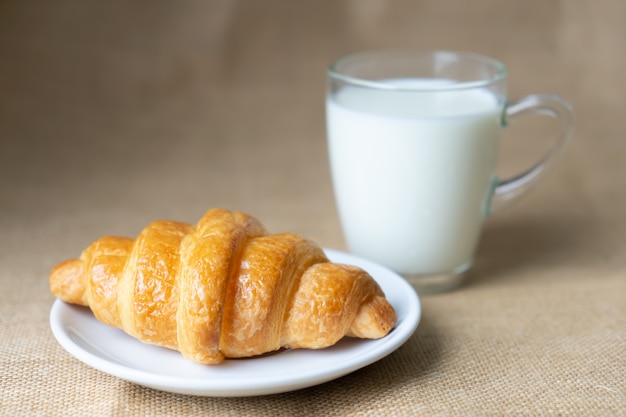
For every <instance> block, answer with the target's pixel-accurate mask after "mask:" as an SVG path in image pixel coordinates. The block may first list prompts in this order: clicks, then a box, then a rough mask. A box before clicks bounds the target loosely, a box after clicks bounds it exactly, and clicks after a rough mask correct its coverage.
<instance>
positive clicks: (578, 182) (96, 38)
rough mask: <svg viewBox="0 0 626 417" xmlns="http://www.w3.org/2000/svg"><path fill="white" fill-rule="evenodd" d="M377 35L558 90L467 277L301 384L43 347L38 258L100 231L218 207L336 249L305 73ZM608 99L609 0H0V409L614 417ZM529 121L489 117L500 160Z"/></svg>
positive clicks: (621, 361) (613, 133)
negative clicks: (339, 369) (404, 330)
mask: <svg viewBox="0 0 626 417" xmlns="http://www.w3.org/2000/svg"><path fill="white" fill-rule="evenodd" d="M391 47H416V48H425V49H430V48H439V49H453V50H465V51H473V52H478V53H482V54H486V55H490V56H493V57H495V58H497V59H499V60H502V61H504V62H505V63H506V64H507V66H508V68H509V76H510V79H509V93H510V96H511V97H512V98H515V97H522V96H524V95H526V94H531V93H554V94H558V95H561V96H562V97H564V98H565V99H567V100H568V101H570V102H571V103H572V105H573V107H574V109H575V112H576V121H577V128H576V134H575V139H574V141H573V142H572V144H571V146H570V147H569V149H568V151H567V152H566V154H565V155H564V157H563V158H562V159H561V161H560V163H559V164H558V166H556V168H555V169H554V170H552V171H551V172H550V175H549V176H548V177H546V178H545V180H544V181H543V182H542V183H541V184H540V185H539V186H538V187H536V188H535V189H533V190H532V191H531V192H530V193H529V194H528V195H526V196H525V198H523V199H521V200H520V201H519V202H517V203H516V204H514V205H512V206H510V207H508V208H507V209H505V210H503V211H501V212H500V213H496V215H494V216H493V217H491V218H490V219H489V220H488V221H487V222H486V225H485V230H484V234H483V236H482V240H481V244H480V247H479V250H478V253H477V258H476V264H475V267H474V269H473V270H472V272H471V274H470V276H469V278H468V280H467V282H466V283H465V285H463V286H462V287H461V288H459V289H458V290H456V291H452V292H449V293H445V294H438V295H428V296H427V295H422V296H421V297H420V298H421V302H422V304H423V318H422V321H421V323H420V325H419V328H418V330H417V332H416V333H415V334H414V335H413V336H412V337H411V338H410V339H409V340H408V341H407V342H406V343H405V344H404V345H403V346H402V347H400V348H399V349H398V350H397V351H395V352H394V353H392V354H391V355H389V356H388V357H386V358H384V359H383V360H380V361H378V362H376V363H374V364H372V365H370V366H368V367H366V368H364V369H361V370H359V371H357V372H354V373H352V374H349V375H347V376H344V377H342V378H339V379H337V380H334V381H331V382H328V383H325V384H322V385H319V386H315V387H310V388H306V389H303V390H299V391H294V392H289V393H283V394H277V395H270V396H258V397H247V398H209V397H192V396H185V395H177V394H170V393H165V392H160V391H156V390H153V389H149V388H144V387H141V386H138V385H134V384H132V383H129V382H125V381H123V380H120V379H117V378H115V377H112V376H109V375H107V374H104V373H102V372H100V371H97V370H94V369H92V368H90V367H88V366H86V365H84V364H82V363H81V362H79V361H78V360H76V359H74V358H73V357H72V356H71V355H69V354H68V353H67V352H66V351H65V350H63V349H62V348H61V347H60V346H59V344H58V343H57V342H56V340H55V339H54V337H53V336H52V333H51V331H50V327H49V313H50V308H51V306H52V303H53V301H54V297H53V296H52V295H51V294H50V292H49V290H48V273H49V271H50V269H51V267H52V266H53V265H55V264H56V263H57V262H60V261H62V260H64V259H68V258H73V257H76V256H77V255H78V254H79V253H80V251H81V250H82V249H83V248H84V247H85V246H87V245H88V244H89V243H90V242H91V241H93V240H94V239H96V238H98V237H100V236H102V235H107V234H117V235H126V236H135V235H136V234H137V233H139V231H140V230H141V229H142V228H143V227H144V226H146V225H147V224H148V223H149V222H150V221H152V220H155V219H176V220H182V221H188V222H191V223H193V222H195V221H197V220H198V218H200V217H201V216H202V214H203V213H204V212H205V211H206V210H207V209H209V208H211V207H224V208H228V209H236V210H242V211H246V212H248V213H251V214H253V215H255V216H256V217H258V218H259V219H261V220H262V221H263V223H264V224H265V225H266V227H267V228H268V229H269V230H271V231H274V232H278V231H292V232H297V233H300V234H302V235H305V236H307V237H310V238H311V239H313V240H315V241H317V242H318V243H320V244H321V245H323V246H325V247H329V248H335V249H339V250H345V244H344V241H343V237H342V235H341V232H340V226H339V221H338V217H337V214H336V209H335V203H334V197H333V191H332V185H331V182H330V175H329V167H328V161H327V149H326V142H325V126H324V94H325V71H326V67H327V65H328V63H329V62H331V61H332V60H333V59H335V58H337V57H339V56H341V55H343V54H346V53H349V52H354V51H359V50H365V49H373V48H391ZM625 92H626V3H625V2H624V1H620V0H601V1H596V2H588V1H584V0H567V1H542V2H540V1H526V2H521V1H519V2H497V1H490V0H481V1H473V2H457V1H451V0H445V1H441V0H432V1H414V2H411V1H398V2H382V1H376V0H361V1H357V0H345V1H321V2H282V1H278V0H267V1H264V2H252V1H250V2H238V1H230V0H217V1H212V2H186V1H184V2H167V1H155V2H150V3H145V2H128V3H127V2H95V1H78V0H62V1H55V2H39V3H38V4H35V2H29V1H24V2H11V1H0V146H1V147H0V230H1V232H2V233H1V235H0V285H1V287H2V291H1V292H0V339H1V340H2V343H1V345H0V366H1V372H0V414H2V415H42V416H43V415H46V416H55V415H64V416H70V415H76V416H83V415H94V416H95V415H109V416H121V415H142V416H143V415H190V414H191V413H194V414H204V415H226V414H228V415H256V416H260V415H360V416H364V415H429V416H433V415H446V416H447V415H468V414H469V415H498V416H501V415H515V416H518V415H542V416H544V415H559V416H569V415H571V416H582V415H626V411H625V410H626V221H624V220H625V214H626V140H625V134H624V131H625V129H624V127H623V126H624V125H623V123H624V122H625V118H626V98H625V97H626V94H625ZM551 129H553V127H552V125H551V124H550V123H548V122H544V121H543V120H539V121H532V120H528V121H527V122H526V121H524V122H520V123H519V124H516V125H515V126H512V127H510V128H508V129H507V131H506V132H505V134H504V137H503V144H502V156H501V161H500V164H499V170H500V172H501V173H502V175H503V176H506V175H511V174H514V173H515V172H517V171H519V170H521V169H523V168H524V167H525V166H527V165H528V164H530V163H531V162H532V161H534V160H535V159H537V158H538V156H539V155H541V153H542V152H543V151H544V150H545V147H546V144H547V143H548V141H547V140H546V138H547V137H548V136H549V134H550V132H553V130H551ZM155 366H156V364H155Z"/></svg>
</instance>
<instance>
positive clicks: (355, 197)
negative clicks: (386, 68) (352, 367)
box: [327, 80, 502, 275]
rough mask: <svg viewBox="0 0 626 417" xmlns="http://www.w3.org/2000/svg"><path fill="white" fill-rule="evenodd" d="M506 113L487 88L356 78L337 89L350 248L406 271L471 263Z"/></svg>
mask: <svg viewBox="0 0 626 417" xmlns="http://www.w3.org/2000/svg"><path fill="white" fill-rule="evenodd" d="M393 82H394V83H396V84H399V85H402V84H404V85H413V86H415V85H417V84H420V83H424V81H422V80H393ZM437 83H439V84H445V83H447V81H446V80H438V81H437ZM430 85H431V86H433V85H434V84H433V82H430ZM501 112H502V105H501V104H500V103H498V100H497V98H496V97H495V96H494V95H493V94H492V93H490V92H489V91H487V90H482V89H468V90H456V91H429V92H414V91H403V92H398V91H380V90H371V89H365V88H362V87H355V86H348V87H343V88H342V89H341V90H339V91H338V92H336V93H335V94H334V95H333V96H331V97H329V99H328V102H327V125H328V126H327V128H328V144H329V152H330V163H331V169H332V175H333V182H334V187H335V195H336V200H337V204H338V209H339V214H340V217H341V222H342V227H343V229H344V235H345V238H346V243H347V245H348V247H349V249H350V250H351V251H352V252H354V253H356V254H358V255H360V256H364V257H367V258H369V259H372V260H374V261H377V262H379V263H381V264H383V265H386V266H388V267H389V268H391V269H394V270H395V271H397V272H399V273H403V274H407V275H414V274H433V273H444V272H448V273H449V272H454V271H459V270H461V269H464V268H466V267H469V265H470V264H471V261H472V258H473V255H474V250H475V247H476V244H477V242H478V238H479V235H480V229H481V226H482V222H483V218H484V214H485V212H486V209H487V207H486V204H488V202H487V200H488V198H489V195H490V192H491V186H492V184H493V182H494V181H495V173H494V172H495V166H496V157H497V152H498V138H499V135H500V130H501V124H500V116H501Z"/></svg>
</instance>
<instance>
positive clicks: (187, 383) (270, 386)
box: [50, 248, 422, 397]
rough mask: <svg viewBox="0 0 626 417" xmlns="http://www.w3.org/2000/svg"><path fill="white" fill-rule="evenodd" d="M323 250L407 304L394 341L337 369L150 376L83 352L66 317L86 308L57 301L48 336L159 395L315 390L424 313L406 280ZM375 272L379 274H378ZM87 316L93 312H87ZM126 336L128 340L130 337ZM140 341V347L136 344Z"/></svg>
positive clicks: (398, 341)
mask: <svg viewBox="0 0 626 417" xmlns="http://www.w3.org/2000/svg"><path fill="white" fill-rule="evenodd" d="M324 251H325V253H326V254H327V256H328V257H329V259H330V260H331V261H333V262H339V263H347V264H354V265H357V266H360V267H362V268H363V269H365V270H366V271H368V272H369V273H370V275H372V277H373V278H374V279H375V280H376V281H377V282H378V283H379V285H381V287H383V291H384V287H385V286H389V285H392V284H393V287H404V288H399V289H398V292H399V293H402V294H403V296H404V297H405V298H406V299H404V300H402V301H403V302H404V303H405V304H404V305H403V308H404V309H405V310H406V313H405V317H403V318H402V321H400V322H399V323H396V327H394V329H393V330H392V332H393V334H394V337H392V338H391V339H387V337H389V335H388V336H385V338H382V339H377V340H371V341H370V340H365V341H363V342H371V343H372V344H373V346H372V348H371V349H367V350H365V351H363V352H361V355H360V356H364V355H363V354H365V359H363V358H360V357H359V356H353V357H351V358H350V360H349V361H348V362H347V363H346V362H345V361H344V362H343V363H342V365H341V366H339V367H335V368H334V369H332V368H331V369H328V368H321V369H319V370H317V371H316V372H308V373H307V374H306V375H304V376H300V375H296V373H295V372H294V373H286V374H283V375H281V377H276V376H273V377H271V378H269V379H268V378H262V377H261V378H257V379H252V380H251V379H250V378H246V383H245V385H244V387H240V386H235V384H237V383H239V382H240V381H236V380H234V379H231V380H228V381H225V380H220V381H215V380H213V379H210V378H207V379H206V380H199V379H197V378H186V377H184V376H170V375H163V374H159V373H152V372H149V371H146V370H143V369H138V368H135V367H129V366H124V365H122V364H121V363H118V362H113V361H111V360H107V359H106V358H105V357H103V356H99V355H97V354H96V353H93V352H91V351H89V350H87V349H85V348H84V347H82V346H80V345H79V344H78V343H77V342H76V341H74V340H73V338H72V336H71V335H70V332H71V331H72V326H71V324H68V320H67V316H68V315H70V316H71V315H75V314H77V313H76V310H77V309H87V307H80V306H74V305H70V304H66V303H64V302H63V301H61V300H59V299H56V300H55V302H54V303H53V305H52V309H51V311H50V326H51V329H52V333H53V335H54V337H55V338H56V340H57V342H58V343H59V344H60V345H61V346H62V347H63V348H64V349H65V350H66V351H67V352H68V353H69V354H70V355H72V356H73V357H74V358H76V359H78V360H79V361H80V362H82V363H84V364H86V365H88V366H90V367H92V368H94V369H97V370H99V371H101V372H104V373H106V374H108V375H112V376H115V377H117V378H121V379H123V380H126V381H129V382H132V383H135V384H139V385H142V386H146V387H150V388H153V389H157V390H161V391H167V392H173V393H180V394H188V395H198V396H210V397H244V396H254V395H268V394H277V393H282V392H288V391H294V390H298V389H303V388H307V387H310V386H314V385H319V384H322V383H325V382H328V381H331V380H333V379H336V378H339V377H342V376H345V375H347V374H349V373H352V372H354V371H356V370H358V369H361V368H364V367H366V366H368V365H371V364H372V363H374V362H377V361H379V360H380V359H383V358H384V357H386V356H388V355H389V354H391V353H392V352H394V351H395V350H397V349H398V348H399V347H400V346H402V345H403V344H404V343H405V342H406V341H407V340H408V339H409V338H410V337H411V336H412V335H413V333H415V331H416V329H417V327H418V325H419V322H420V320H421V313H422V308H421V302H420V299H419V296H418V294H417V292H416V291H415V289H414V288H413V287H412V286H411V285H410V284H409V283H408V282H407V281H406V280H404V279H403V278H402V277H400V276H399V275H398V274H396V273H395V272H393V271H391V270H389V269H388V268H385V267H383V266H381V265H379V264H376V263H374V262H372V261H369V260H367V259H363V258H360V257H358V256H356V255H353V254H350V253H346V252H341V251H338V250H334V249H327V248H325V249H324ZM337 259H339V260H337ZM371 271H374V272H371ZM376 272H378V274H377V273H376ZM381 273H384V274H385V275H386V276H385V279H386V280H387V279H388V277H392V279H393V283H392V284H391V283H388V282H387V283H381V282H380V281H379V279H377V277H376V275H380V274H381ZM386 284H387V285H386ZM392 305H393V303H392ZM394 308H395V309H398V307H397V306H396V305H394ZM89 314H92V313H91V312H89ZM92 318H93V320H94V321H95V322H96V323H98V324H102V325H103V326H106V325H105V324H103V323H100V322H98V321H97V320H96V319H95V317H93V316H92ZM125 336H127V337H129V338H130V337H131V336H128V335H125ZM387 340H388V341H387ZM138 342H139V343H141V342H140V341H138ZM376 342H378V343H376ZM321 351H322V350H320V352H321ZM246 360H253V359H246Z"/></svg>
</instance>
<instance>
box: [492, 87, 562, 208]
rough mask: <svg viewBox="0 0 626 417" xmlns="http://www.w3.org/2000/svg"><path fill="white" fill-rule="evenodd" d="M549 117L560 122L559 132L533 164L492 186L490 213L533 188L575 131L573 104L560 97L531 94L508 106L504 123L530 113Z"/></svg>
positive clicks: (511, 121)
mask: <svg viewBox="0 0 626 417" xmlns="http://www.w3.org/2000/svg"><path fill="white" fill-rule="evenodd" d="M534 115H538V116H548V117H552V118H554V119H556V120H557V121H558V122H559V127H560V135H559V137H558V138H557V139H556V141H555V142H554V144H553V145H552V147H551V148H550V150H549V151H548V152H547V153H546V154H545V156H544V157H543V158H542V159H541V160H540V161H539V162H537V163H536V164H535V165H534V166H532V167H531V168H530V169H528V170H527V171H525V172H522V173H521V174H520V175H517V176H515V177H513V178H509V179H506V180H498V181H497V182H496V183H495V184H494V185H495V186H494V188H493V195H492V199H491V203H490V212H495V211H498V210H499V209H500V208H502V207H503V206H505V205H507V204H508V203H510V202H511V201H513V200H515V199H517V198H518V197H519V196H521V195H522V194H524V193H526V191H528V190H529V189H530V188H532V187H533V186H534V185H535V184H536V183H537V182H538V181H539V180H540V179H541V178H543V176H544V174H545V173H546V172H547V170H548V168H550V167H551V166H552V165H554V163H555V162H556V161H557V160H558V158H559V156H560V155H561V154H562V153H563V151H564V150H565V147H566V145H567V144H568V142H569V141H570V139H571V137H572V134H573V132H574V113H573V111H572V107H571V106H570V105H569V103H567V102H566V101H565V100H563V99H562V98H560V97H559V96H555V95H549V94H537V95H530V96H526V97H524V98H522V99H521V100H518V101H516V102H513V103H511V104H509V106H508V107H507V108H506V109H505V115H504V116H505V117H504V119H503V125H504V126H507V125H508V124H510V123H513V122H515V121H517V120H519V119H522V118H525V117H528V116H534Z"/></svg>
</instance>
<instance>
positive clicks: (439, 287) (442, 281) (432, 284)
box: [402, 267, 469, 295]
mask: <svg viewBox="0 0 626 417" xmlns="http://www.w3.org/2000/svg"><path fill="white" fill-rule="evenodd" d="M468 270H469V267H467V268H463V269H462V270H461V271H458V272H450V273H439V274H415V275H408V274H402V276H403V277H404V279H406V280H407V281H408V282H409V283H410V284H411V285H412V286H413V288H414V289H415V290H416V291H417V293H418V294H420V295H421V294H438V293H442V292H448V291H452V290H453V289H455V288H457V287H459V286H460V285H461V284H462V283H463V282H464V281H465V278H466V276H467V271H468Z"/></svg>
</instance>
